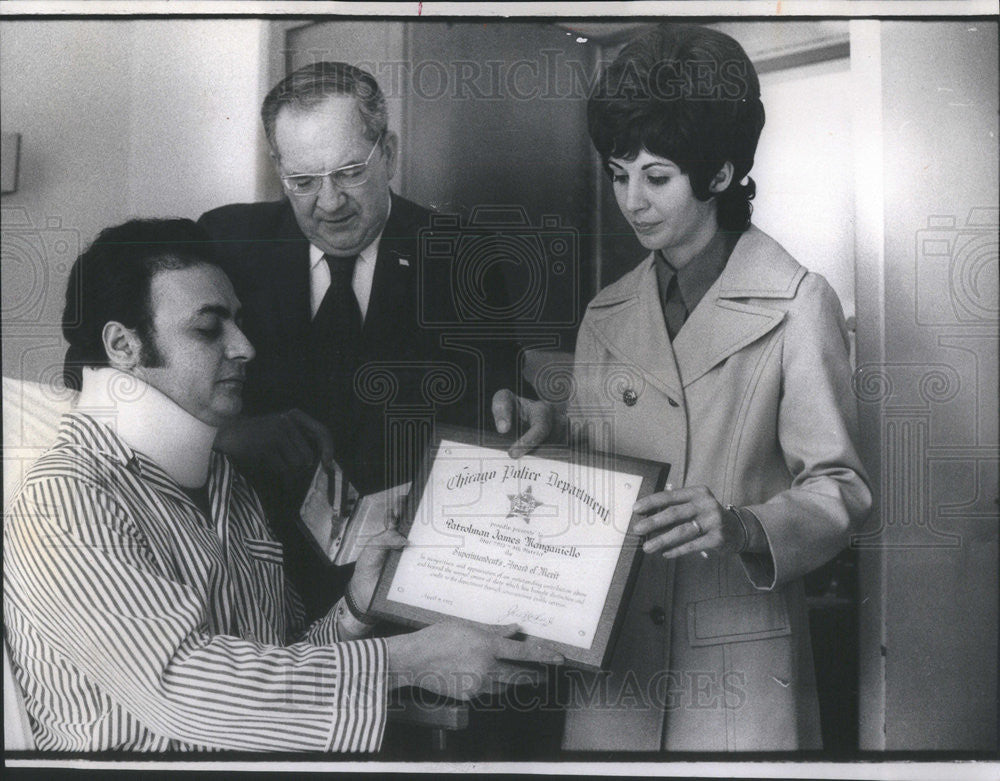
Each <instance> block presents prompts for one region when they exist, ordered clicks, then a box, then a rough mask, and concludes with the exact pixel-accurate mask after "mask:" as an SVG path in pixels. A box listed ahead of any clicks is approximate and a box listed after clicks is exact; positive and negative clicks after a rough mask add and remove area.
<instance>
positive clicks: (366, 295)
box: [309, 200, 392, 323]
mask: <svg viewBox="0 0 1000 781" xmlns="http://www.w3.org/2000/svg"><path fill="white" fill-rule="evenodd" d="M391 211H392V201H391V200H390V201H389V212H391ZM389 212H387V213H386V221H387V222H388V214H389ZM382 230H385V226H384V225H383V226H382ZM381 241H382V231H379V232H378V235H377V236H376V237H375V240H374V241H372V243H371V244H369V245H368V246H367V247H365V248H364V249H363V250H361V252H360V253H359V254H358V260H357V262H356V263H355V264H354V276H353V277H352V278H351V287H352V288H353V289H354V297H355V298H356V299H357V300H358V308H359V309H360V310H361V322H362V323H363V322H364V321H365V315H367V314H368V302H369V300H370V299H371V296H372V284H373V283H374V281H375V261H376V260H378V245H379V242H381ZM323 255H324V252H323V250H321V249H320V248H319V247H317V246H316V245H315V244H310V245H309V307H310V317H315V316H316V312H318V311H319V305H320V304H321V303H323V296H325V295H326V291H327V289H329V287H330V267H329V266H327V265H326V263H324V262H323Z"/></svg>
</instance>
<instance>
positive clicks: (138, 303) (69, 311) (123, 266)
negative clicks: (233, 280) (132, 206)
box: [62, 219, 217, 390]
mask: <svg viewBox="0 0 1000 781" xmlns="http://www.w3.org/2000/svg"><path fill="white" fill-rule="evenodd" d="M200 264H209V265H217V261H216V260H215V257H214V255H213V251H212V243H211V239H210V238H209V236H208V234H207V233H206V232H205V231H204V229H202V228H201V227H199V226H198V225H196V224H195V223H194V222H192V221H191V220H181V219H171V220H130V221H129V222H126V223H124V224H123V225H117V226H115V227H113V228H105V229H104V230H103V231H101V232H100V234H99V235H98V236H97V238H96V239H94V242H93V244H91V245H90V246H89V247H88V248H87V249H86V250H85V251H84V252H83V254H82V255H80V257H78V258H77V259H76V262H75V263H74V264H73V268H72V269H70V272H69V283H68V285H67V286H66V307H65V309H64V310H63V320H62V332H63V336H64V337H65V338H66V341H67V342H69V349H68V350H67V351H66V360H65V362H64V364H63V380H64V382H65V383H66V386H67V387H69V388H74V389H76V390H79V389H80V387H81V384H82V382H81V379H82V369H83V367H84V366H93V367H99V366H108V355H107V353H106V352H105V349H104V341H103V338H102V333H103V331H104V326H105V325H106V324H107V323H109V322H111V321H117V322H119V323H121V324H122V325H124V326H125V327H127V328H133V329H135V330H136V331H137V332H138V334H139V336H140V337H141V338H142V341H143V354H142V361H143V365H145V366H156V365H158V363H159V357H158V354H157V352H156V349H155V346H154V343H153V339H152V327H153V319H152V317H153V313H152V311H151V307H150V297H149V293H150V286H151V283H152V280H153V277H154V276H156V274H158V273H159V272H160V271H166V270H169V269H181V268H187V267H189V266H196V265H200Z"/></svg>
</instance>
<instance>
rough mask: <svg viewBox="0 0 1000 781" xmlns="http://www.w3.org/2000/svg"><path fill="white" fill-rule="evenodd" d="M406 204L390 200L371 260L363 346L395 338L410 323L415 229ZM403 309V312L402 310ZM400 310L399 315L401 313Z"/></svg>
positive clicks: (414, 261) (415, 258)
mask: <svg viewBox="0 0 1000 781" xmlns="http://www.w3.org/2000/svg"><path fill="white" fill-rule="evenodd" d="M405 206H406V204H404V203H402V202H401V201H400V199H399V198H396V197H395V196H393V199H392V211H391V213H390V214H389V219H388V220H387V221H386V224H385V229H384V230H383V231H382V238H381V240H380V241H379V245H378V257H377V258H376V260H375V275H374V277H373V278H372V290H371V296H370V297H369V299H368V313H367V314H366V316H365V323H364V328H363V331H362V336H363V338H364V341H365V344H366V345H371V344H379V343H382V342H384V341H385V340H386V339H393V338H399V336H400V330H401V326H402V327H407V326H405V325H404V324H408V323H410V322H411V321H412V319H413V318H412V317H411V316H410V314H409V312H410V311H412V310H413V307H415V306H416V302H415V301H414V300H413V279H414V276H413V275H414V273H415V269H416V266H417V260H418V259H417V257H416V252H415V248H416V246H417V231H418V230H419V226H417V225H415V224H413V221H412V220H410V219H409V215H407V214H406V209H405ZM404 308H405V309H404ZM401 309H402V311H401Z"/></svg>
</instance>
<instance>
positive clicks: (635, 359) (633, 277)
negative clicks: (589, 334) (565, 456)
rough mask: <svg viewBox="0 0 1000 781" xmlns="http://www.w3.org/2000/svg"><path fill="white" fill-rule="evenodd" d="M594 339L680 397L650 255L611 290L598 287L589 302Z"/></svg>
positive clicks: (678, 381)
mask: <svg viewBox="0 0 1000 781" xmlns="http://www.w3.org/2000/svg"><path fill="white" fill-rule="evenodd" d="M590 309H591V313H592V317H593V320H592V321H591V322H592V325H593V328H594V333H595V335H596V337H597V339H598V340H599V341H600V342H601V343H602V344H603V345H604V346H605V347H606V348H607V349H608V351H609V352H610V353H611V354H612V355H614V356H615V357H617V358H618V359H619V360H621V361H622V362H623V363H625V364H626V365H627V366H628V368H631V369H635V370H638V371H639V372H640V373H641V374H642V375H643V377H645V378H646V380H648V381H649V382H650V383H651V384H652V385H654V386H656V387H657V388H659V389H660V390H661V391H662V392H663V393H666V394H667V396H669V397H671V398H673V399H680V398H681V396H682V395H683V392H682V390H681V380H680V373H679V372H678V370H677V362H676V361H675V360H674V351H673V348H672V347H671V345H670V337H669V336H668V335H667V326H666V324H665V323H664V322H663V308H662V307H661V306H660V300H659V289H658V288H657V285H656V271H655V270H654V268H653V256H652V255H650V256H649V257H647V258H646V260H645V261H643V262H642V263H641V264H640V265H639V267H638V268H636V269H635V270H634V271H633V272H631V274H630V275H629V277H628V278H627V280H626V284H624V285H622V286H620V287H619V288H618V289H617V290H615V291H602V293H601V294H599V295H598V296H597V298H595V299H594V301H593V302H592V303H591V305H590Z"/></svg>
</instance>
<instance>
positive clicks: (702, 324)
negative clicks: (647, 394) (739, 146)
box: [673, 226, 806, 386]
mask: <svg viewBox="0 0 1000 781" xmlns="http://www.w3.org/2000/svg"><path fill="white" fill-rule="evenodd" d="M805 273H806V270H805V269H804V268H803V267H802V266H801V265H799V264H798V263H797V262H796V261H795V260H794V259H793V258H792V257H791V256H790V255H789V254H788V253H787V252H785V250H784V249H782V247H781V246H780V245H779V244H778V243H777V242H775V241H774V240H773V239H771V238H770V237H769V236H767V235H766V234H764V233H762V232H761V231H759V230H758V229H757V228H755V227H752V226H751V228H750V229H749V230H748V231H747V232H746V233H744V234H743V236H741V237H740V240H739V241H738V242H737V243H736V246H735V247H734V248H733V252H732V255H730V257H729V261H728V262H727V263H726V267H725V269H724V270H723V272H722V274H721V276H720V277H719V278H718V279H717V280H716V281H715V284H713V285H712V287H711V288H709V290H708V292H707V293H706V294H705V297H704V298H702V300H701V302H700V303H699V304H698V306H696V307H695V309H694V311H693V312H692V313H691V315H690V316H689V317H688V320H687V322H686V323H684V327H683V328H682V329H681V330H680V332H679V333H678V334H677V338H676V339H675V340H674V344H673V348H674V354H675V355H676V358H677V365H678V367H679V370H680V376H681V377H682V379H683V383H684V385H685V386H688V385H690V384H691V383H692V382H694V381H695V380H697V379H699V378H700V377H702V376H703V375H704V374H706V373H707V372H708V371H710V370H711V369H712V368H713V367H714V366H717V365H718V364H720V363H721V362H722V361H724V360H726V358H728V357H729V356H730V355H733V354H734V353H736V352H738V351H740V350H742V349H743V348H744V347H746V346H747V345H750V344H752V343H753V342H755V341H757V340H758V339H760V338H761V337H762V336H764V335H765V334H767V333H768V332H770V331H771V330H773V329H774V328H776V327H777V326H778V324H779V323H781V322H782V320H784V318H785V312H784V310H783V309H779V308H773V307H769V306H766V305H763V304H762V303H758V302H756V301H754V302H752V303H751V302H749V301H748V300H747V299H790V298H792V297H793V296H794V295H795V291H796V290H797V288H798V285H799V282H800V281H801V280H802V277H804V276H805Z"/></svg>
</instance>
